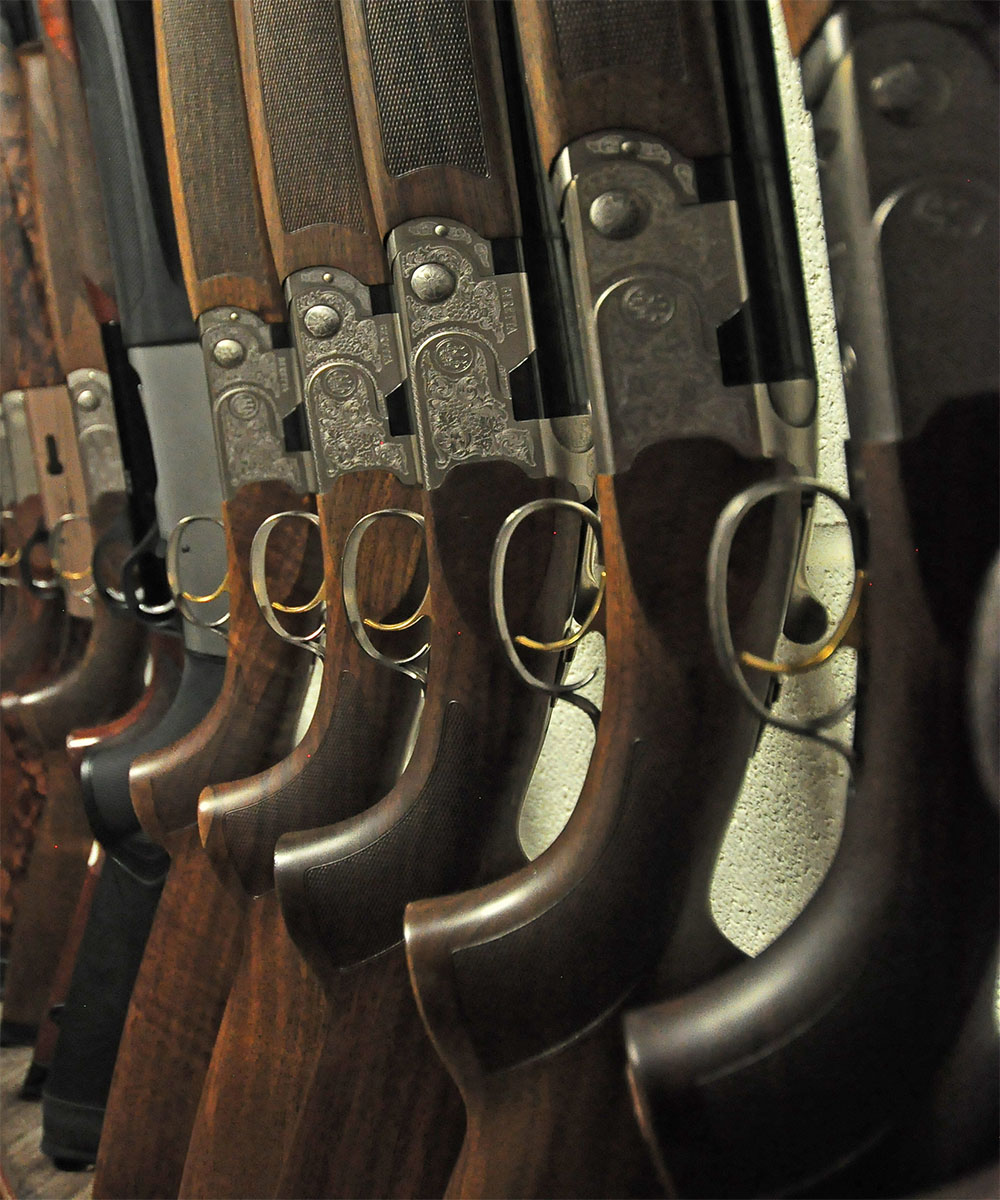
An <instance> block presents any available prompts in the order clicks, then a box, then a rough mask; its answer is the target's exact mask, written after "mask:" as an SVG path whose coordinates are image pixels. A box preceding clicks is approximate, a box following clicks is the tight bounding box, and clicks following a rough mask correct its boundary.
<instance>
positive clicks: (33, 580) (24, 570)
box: [18, 522, 62, 600]
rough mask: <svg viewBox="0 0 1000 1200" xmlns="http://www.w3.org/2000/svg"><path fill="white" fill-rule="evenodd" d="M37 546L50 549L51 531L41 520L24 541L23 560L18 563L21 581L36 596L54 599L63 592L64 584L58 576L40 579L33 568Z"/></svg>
mask: <svg viewBox="0 0 1000 1200" xmlns="http://www.w3.org/2000/svg"><path fill="white" fill-rule="evenodd" d="M37 546H44V547H45V548H46V550H48V546H49V531H48V530H47V529H46V528H45V526H44V525H43V524H42V523H41V522H39V524H38V526H37V528H36V529H35V532H34V533H33V534H32V535H31V536H30V537H29V538H28V540H27V541H26V542H25V543H24V546H23V548H22V550H21V561H20V562H19V563H18V569H19V570H20V572H21V583H22V584H23V585H24V586H25V587H26V588H27V589H28V591H29V592H34V593H35V595H36V596H42V597H43V598H45V599H49V600H54V599H55V597H56V595H57V594H59V593H61V592H62V585H61V584H60V582H59V580H58V578H52V579H38V578H37V577H36V576H35V574H34V572H33V571H32V569H31V555H32V554H33V553H34V551H35V548H36V547H37Z"/></svg>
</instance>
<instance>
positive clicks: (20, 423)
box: [0, 390, 38, 504]
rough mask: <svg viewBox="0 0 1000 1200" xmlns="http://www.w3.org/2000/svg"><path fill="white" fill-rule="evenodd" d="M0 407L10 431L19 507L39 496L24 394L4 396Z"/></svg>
mask: <svg viewBox="0 0 1000 1200" xmlns="http://www.w3.org/2000/svg"><path fill="white" fill-rule="evenodd" d="M0 407H2V410H3V423H4V428H5V429H6V431H7V446H8V449H9V451H10V465H11V470H12V471H13V493H14V497H13V498H14V501H15V502H16V503H18V504H20V502H21V501H22V500H27V498H28V497H29V496H35V495H37V494H38V474H37V472H36V471H35V459H34V455H33V454H32V451H31V437H30V435H29V433H28V418H27V416H26V415H25V411H24V392H23V391H20V390H14V391H10V392H5V393H4V395H3V397H2V399H0Z"/></svg>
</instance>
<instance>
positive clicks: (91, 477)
mask: <svg viewBox="0 0 1000 1200" xmlns="http://www.w3.org/2000/svg"><path fill="white" fill-rule="evenodd" d="M19 58H20V63H21V67H22V72H23V75H24V80H25V89H26V114H27V121H26V125H27V133H28V139H29V144H30V149H31V155H32V176H33V181H34V185H35V193H36V196H35V223H36V227H37V241H38V246H39V265H40V267H41V273H42V280H43V284H44V290H45V295H46V300H47V307H48V311H49V313H50V314H51V320H52V331H53V335H54V338H55V343H56V353H57V357H58V359H59V365H60V371H61V374H62V378H63V379H64V380H65V381H66V382H65V384H63V385H62V386H63V388H64V391H63V392H62V393H61V394H57V393H56V392H52V393H46V394H45V395H44V397H43V396H42V395H41V394H39V395H37V396H32V397H30V398H29V400H28V421H29V430H30V431H31V432H32V436H33V439H34V440H35V441H36V453H39V454H42V461H43V462H44V463H45V464H46V469H45V474H46V477H47V478H48V479H49V481H50V484H51V487H52V489H53V495H52V497H51V500H50V505H51V509H52V510H51V513H50V515H49V520H50V536H51V538H52V539H53V540H54V542H55V541H58V542H59V543H61V548H60V551H59V553H60V556H61V557H62V558H64V559H65V560H66V562H67V564H68V567H69V568H70V569H69V570H64V572H63V576H64V579H66V580H67V581H68V584H69V586H68V589H67V600H66V603H67V607H68V609H69V611H70V612H71V613H73V614H74V615H77V616H80V617H82V618H84V619H90V620H91V622H92V631H91V637H90V638H89V639H88V650H87V652H86V654H85V656H84V659H83V661H82V662H81V664H80V667H79V670H78V671H75V672H73V673H71V674H70V675H68V676H66V677H65V678H64V679H62V680H60V681H59V683H58V684H54V685H52V686H51V687H49V688H46V689H41V690H38V691H36V692H32V693H28V694H27V695H23V696H20V697H19V698H17V699H16V700H13V699H10V700H8V701H6V702H5V707H4V720H5V722H6V723H7V725H8V728H9V729H11V730H14V729H15V728H16V729H19V730H20V735H21V736H22V737H24V738H26V739H28V740H30V741H31V742H32V743H33V744H34V745H35V746H36V747H37V748H41V747H50V746H52V747H55V746H59V747H60V748H61V747H62V741H63V739H64V738H65V737H66V734H67V733H69V731H70V729H72V728H73V727H74V726H75V725H79V724H84V723H93V719H99V718H102V717H105V716H112V717H113V716H117V715H119V713H121V712H122V711H124V708H126V707H128V705H129V703H130V702H131V701H133V700H134V699H135V698H136V696H137V694H138V690H139V685H140V683H141V675H142V670H143V666H144V661H145V655H144V637H143V634H142V630H141V629H140V628H139V627H138V626H137V625H136V624H135V622H134V621H131V620H126V619H124V618H122V617H121V616H120V615H117V614H113V613H111V612H110V611H109V610H108V608H107V606H106V605H100V604H90V603H88V601H89V599H90V596H89V595H88V593H89V592H91V591H92V589H91V588H90V587H84V588H81V587H79V586H76V587H74V586H73V582H74V579H73V577H75V578H76V580H77V581H81V580H80V577H81V576H82V577H83V579H84V580H85V579H86V577H87V576H88V575H89V573H90V559H91V556H92V551H93V544H94V541H95V540H96V538H98V537H100V536H101V535H102V534H104V533H105V531H106V529H107V528H108V527H109V526H110V525H111V524H112V523H113V522H114V520H115V518H116V517H117V515H118V513H119V512H120V510H121V508H122V505H123V503H124V491H125V483H124V475H123V469H122V465H121V456H120V452H119V450H118V443H117V428H116V424H115V417H114V411H113V408H112V405H111V399H110V394H109V391H108V387H107V376H106V373H105V371H104V369H103V368H104V366H105V364H104V361H103V354H102V351H101V345H100V339H99V334H98V329H97V324H96V322H95V321H94V319H93V317H92V316H91V314H90V309H89V306H88V303H87V300H86V297H85V295H84V294H83V288H82V285H77V286H73V285H72V284H73V283H74V282H75V280H74V278H73V269H72V266H71V264H72V261H73V257H74V255H75V253H76V249H75V247H76V239H75V238H74V237H73V236H72V235H71V234H70V233H69V232H68V228H72V222H71V221H70V219H69V215H68V211H67V208H66V204H65V201H66V196H65V190H64V186H63V183H62V175H61V171H60V167H59V164H58V154H59V151H58V140H57V138H58V135H57V133H56V130H55V118H54V112H53V109H52V102H51V94H50V91H49V83H48V75H47V68H46V65H45V60H44V57H43V56H42V54H41V53H40V51H39V50H38V49H37V48H35V49H27V48H24V49H22V52H21V54H20V55H19ZM67 285H69V286H67ZM56 408H64V409H65V414H64V415H63V416H60V415H59V414H57V413H56V412H55V409H56ZM57 423H58V424H57ZM47 438H54V439H55V440H54V441H53V442H51V443H47V442H46V440H45V439H47ZM43 450H44V453H42V451H43ZM64 482H65V483H66V484H67V485H70V484H71V485H72V487H73V488H74V489H75V491H74V492H65V491H63V492H62V493H61V494H56V493H58V492H59V490H60V489H59V485H60V484H61V483H64ZM57 509H58V510H59V511H56V510H57ZM74 543H75V545H74ZM81 582H82V581H81Z"/></svg>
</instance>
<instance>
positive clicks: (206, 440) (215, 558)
mask: <svg viewBox="0 0 1000 1200" xmlns="http://www.w3.org/2000/svg"><path fill="white" fill-rule="evenodd" d="M129 361H130V362H131V364H132V366H133V367H134V368H135V371H136V373H137V374H138V376H139V390H140V395H141V398H142V407H143V411H144V412H145V414H146V424H147V426H148V428H149V437H150V441H151V442H152V445H153V456H154V458H155V459H156V476H157V482H156V518H157V523H158V525H159V527H160V534H161V536H162V537H164V538H169V537H170V536H171V533H172V532H173V530H174V529H175V528H176V527H177V525H178V523H179V522H180V521H182V520H183V519H184V518H185V517H189V516H200V517H208V518H212V519H214V520H215V521H219V520H221V517H222V485H221V483H220V480H219V466H218V459H217V456H216V451H215V436H214V433H213V431H212V410H211V402H210V399H209V395H208V385H207V383H206V380H205V364H204V359H203V357H202V350H201V346H200V345H199V344H198V343H197V342H179V343H178V344H177V345H174V346H144V347H137V348H134V349H132V350H130V351H129ZM185 544H186V545H187V546H188V550H187V553H186V554H185V556H184V565H183V568H182V569H180V576H181V578H182V579H183V581H184V586H185V588H186V589H187V590H188V591H190V592H194V593H198V594H205V593H208V592H211V591H212V590H214V588H215V587H216V586H217V585H218V583H219V580H221V579H223V578H224V577H225V574H226V551H225V545H224V544H223V542H222V539H221V538H219V537H208V536H204V534H203V533H202V534H200V535H199V536H198V537H197V538H196V537H195V534H194V531H191V532H190V534H189V538H188V541H187V542H186V543H185ZM220 610H221V611H224V609H222V606H220ZM219 615H221V612H220V611H213V619H215V618H216V617H218V616H219ZM184 644H185V645H186V646H187V647H188V649H189V650H193V651H197V652H198V653H201V654H214V655H219V654H224V653H225V648H224V647H223V646H222V645H221V643H220V642H219V639H218V638H217V637H216V636H214V635H212V634H208V633H206V632H205V631H204V630H203V629H199V628H197V627H195V626H193V625H191V624H190V623H187V622H186V623H185V625H184Z"/></svg>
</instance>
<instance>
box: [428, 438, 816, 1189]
mask: <svg viewBox="0 0 1000 1200" xmlns="http://www.w3.org/2000/svg"><path fill="white" fill-rule="evenodd" d="M772 469H773V468H772V467H771V466H770V465H769V464H766V463H764V462H762V461H750V460H746V459H742V458H741V457H740V456H739V455H737V454H736V452H735V451H733V450H731V449H730V448H729V447H727V446H725V445H723V444H722V443H720V442H715V441H709V440H689V441H676V442H670V443H665V444H661V445H660V446H657V447H653V448H650V449H649V450H647V451H645V452H644V453H643V454H641V455H640V456H639V457H638V458H637V459H636V461H635V463H634V464H633V466H632V467H631V468H630V470H629V471H628V472H626V473H625V474H624V475H622V476H618V477H613V478H611V477H606V476H599V477H598V499H599V502H600V507H601V513H602V522H603V528H604V545H605V557H606V568H607V593H606V604H607V628H608V635H607V663H608V670H607V680H606V684H605V696H606V697H607V699H606V702H605V706H604V711H603V713H602V716H601V720H600V724H599V727H598V733H597V742H596V745H595V749H594V754H593V757H592V759H591V764H590V769H589V771H588V774H587V778H586V781H585V783H584V786H583V790H582V792H581V795H580V799H579V800H578V802H577V806H576V809H575V810H574V813H573V815H572V816H571V818H570V821H569V823H568V824H567V826H566V828H565V829H564V830H563V832H562V833H561V834H560V836H559V837H558V838H557V839H556V841H555V842H554V843H553V845H552V846H551V847H550V848H549V849H548V850H547V851H545V852H544V853H543V854H542V855H541V856H539V858H537V859H535V860H534V862H532V863H531V864H530V865H529V866H528V867H525V868H524V869H522V870H520V871H518V872H517V873H515V874H514V875H511V876H509V877H508V878H506V879H502V880H500V881H498V882H497V883H494V884H490V885H487V886H486V887H484V888H480V889H478V890H477V891H475V892H469V893H465V894H464V895H459V896H453V897H446V898H443V899H438V900H425V901H421V902H419V903H413V904H411V905H410V906H409V907H408V909H407V913H406V923H405V924H406V943H407V955H408V958H409V963H410V973H411V979H412V981H413V984H414V988H415V990H416V993H417V996H418V1001H419V1003H420V1006H421V1011H422V1013H423V1016H424V1020H425V1023H426V1025H427V1027H428V1030H429V1031H430V1033H431V1036H432V1038H433V1039H434V1042H435V1044H436V1046H437V1047H438V1051H439V1053H440V1054H441V1056H442V1058H443V1059H444V1061H445V1063H446V1065H447V1066H448V1069H449V1070H450V1071H451V1073H452V1075H453V1077H454V1078H455V1080H456V1082H457V1083H458V1084H459V1087H460V1088H461V1089H462V1091H463V1095H464V1096H465V1098H466V1103H467V1107H468V1111H469V1116H470V1122H473V1123H474V1124H475V1125H476V1128H477V1130H478V1132H477V1133H476V1137H477V1139H478V1141H477V1144H478V1145H479V1147H480V1149H479V1150H478V1151H475V1154H478V1153H480V1151H481V1152H482V1153H484V1154H487V1155H488V1154H489V1153H490V1152H491V1151H490V1147H492V1148H493V1149H494V1150H495V1148H496V1146H497V1145H499V1140H498V1139H502V1138H503V1133H502V1119H501V1114H502V1113H503V1111H504V1102H502V1099H501V1098H499V1093H498V1092H497V1089H500V1091H501V1092H502V1090H503V1087H502V1084H501V1083H500V1082H498V1081H497V1080H498V1077H499V1076H500V1074H501V1073H504V1072H511V1071H514V1070H515V1069H516V1070H521V1066H522V1064H525V1063H528V1062H530V1061H531V1060H534V1059H536V1058H537V1056H539V1055H543V1054H545V1053H546V1052H549V1051H552V1050H553V1049H555V1048H556V1047H562V1048H561V1049H560V1050H559V1053H558V1054H556V1055H553V1056H552V1058H551V1059H550V1060H549V1062H550V1064H551V1071H550V1072H547V1071H543V1072H542V1075H541V1078H542V1079H544V1080H548V1081H549V1082H546V1083H545V1084H544V1086H545V1087H549V1086H550V1085H551V1086H558V1085H557V1084H555V1083H552V1081H553V1080H555V1079H560V1078H563V1077H564V1076H563V1074H562V1072H563V1067H562V1066H561V1065H560V1059H561V1056H562V1055H563V1054H564V1053H568V1054H571V1055H572V1056H574V1061H577V1062H580V1061H587V1062H591V1060H593V1062H592V1065H593V1067H594V1069H595V1070H596V1069H600V1070H604V1067H600V1066H599V1064H600V1063H601V1062H603V1061H604V1056H605V1055H606V1053H607V1047H605V1049H604V1050H603V1051H602V1050H600V1048H599V1047H597V1048H595V1049H593V1050H587V1049H578V1048H577V1045H576V1044H577V1043H578V1042H582V1041H586V1040H588V1038H590V1036H591V1035H592V1034H593V1036H594V1037H595V1038H597V1039H598V1041H599V1042H600V1041H601V1040H602V1039H605V1038H606V1037H607V1036H608V1035H606V1034H604V1033H600V1032H594V1030H595V1026H597V1025H599V1024H600V1023H601V1022H604V1021H606V1019H607V1018H608V1016H609V1015H610V1013H611V1012H612V1011H613V1010H614V1009H615V1008H616V1007H617V1006H618V1005H619V1004H620V1003H621V1001H622V1000H623V999H624V997H625V996H626V995H628V994H629V993H630V992H631V991H632V990H633V989H634V988H635V987H636V986H637V985H639V984H640V983H641V981H642V980H643V979H644V978H648V977H649V975H650V973H651V972H652V971H653V969H654V967H655V966H656V964H657V962H658V961H659V960H660V959H661V958H664V957H666V956H668V955H669V954H670V953H671V952H672V953H674V954H676V955H678V956H682V955H683V958H684V960H685V961H684V962H683V965H682V966H680V967H679V969H678V970H677V974H678V976H679V982H678V986H682V983H681V982H680V979H681V978H683V976H685V975H686V977H687V979H689V980H693V979H697V978H704V977H705V974H707V973H710V972H712V971H714V970H716V969H718V967H719V966H720V965H721V962H722V961H731V960H732V957H735V952H733V951H727V950H726V947H725V945H724V940H723V939H722V938H721V935H719V934H718V932H717V931H716V930H714V927H712V925H711V918H710V915H709V912H708V889H709V884H710V881H711V873H712V867H713V865H714V861H715V856H716V853H717V850H718V845H719V842H720V841H721V838H722V835H723V833H724V831H725V827H726V824H727V822H728V819H729V814H730V810H731V807H732V804H733V802H734V800H735V796H736V793H737V790H738V787H739V782H740V779H741V778H742V773H743V768H744V765H745V762H746V758H747V757H748V756H749V754H750V753H751V751H752V749H753V745H754V738H755V735H756V727H755V722H754V721H753V720H751V719H749V718H748V717H746V716H745V715H744V714H743V713H742V712H741V708H740V703H739V701H738V699H737V697H736V695H735V693H734V692H731V691H730V690H729V689H728V688H727V686H726V683H725V681H724V680H723V679H722V677H721V675H720V674H719V672H718V671H717V669H716V667H715V665H714V662H713V661H712V657H711V649H710V646H709V639H708V631H707V619H706V611H705V600H704V595H705V557H706V551H707V547H708V543H709V539H710V537H711V532H712V528H713V525H714V522H715V518H716V515H717V513H718V512H719V511H720V510H721V508H722V506H723V504H724V503H725V501H726V500H727V499H728V498H729V496H730V494H731V493H732V491H733V490H734V489H736V488H738V487H740V486H742V485H743V484H745V483H749V482H751V481H753V480H755V479H757V478H760V477H761V476H762V475H763V474H764V473H766V472H768V471H770V470H772ZM793 529H794V522H792V521H789V520H788V518H787V516H786V514H784V513H782V514H781V515H780V517H776V519H775V523H774V528H767V527H760V526H758V528H757V529H756V536H755V537H754V538H752V539H751V541H750V542H748V544H747V545H746V546H745V547H744V548H742V550H741V554H740V561H739V562H738V563H735V564H734V571H733V575H732V583H731V592H732V593H733V596H732V601H733V612H734V614H735V620H736V622H737V624H738V625H739V626H740V633H741V634H742V635H743V636H746V634H747V630H746V626H747V625H749V624H752V625H753V626H754V628H755V630H756V633H757V637H756V638H754V639H753V640H755V641H757V640H758V639H760V638H761V637H765V636H768V635H769V636H770V638H771V641H772V644H773V640H774V638H775V637H776V635H777V630H778V629H779V627H780V619H781V609H782V605H783V602H784V595H785V584H786V583H787V578H788V572H789V571H790V569H791V558H792V557H793V556H792V554H791V552H790V547H793V546H794V535H793ZM751 616H752V618H753V619H752V621H751ZM682 917H684V918H685V919H686V925H687V929H686V934H685V945H684V946H683V947H681V946H677V945H673V944H672V941H673V939H674V935H675V932H676V930H677V926H678V923H679V922H680V921H681V919H682ZM669 961H670V960H669V957H667V962H668V963H669ZM568 1046H572V1047H573V1048H572V1049H567V1047H568ZM524 1070H525V1071H527V1072H528V1074H529V1075H530V1074H531V1069H530V1068H528V1067H525V1068H524ZM538 1086H539V1087H542V1086H543V1084H542V1083H539V1085H538ZM622 1094H623V1093H621V1089H620V1085H619V1098H620V1097H621V1095H622ZM567 1102H569V1100H567ZM608 1103H611V1101H610V1100H609V1101H608ZM557 1107H559V1106H558V1105H557ZM487 1111H488V1112H490V1113H491V1114H492V1115H491V1116H490V1117H489V1118H488V1120H487V1127H483V1126H482V1121H481V1118H482V1119H486V1118H484V1116H483V1114H484V1113H485V1112H487ZM470 1129H472V1125H470ZM530 1133H531V1146H530V1147H528V1148H526V1151H525V1153H526V1155H527V1157H528V1159H530V1160H531V1161H534V1162H536V1163H537V1164H539V1165H540V1164H542V1163H543V1162H545V1163H546V1165H545V1174H544V1176H543V1177H539V1178H537V1179H535V1178H531V1179H529V1178H526V1177H521V1176H518V1178H517V1180H516V1182H515V1181H514V1180H512V1179H510V1178H504V1179H503V1180H501V1179H499V1178H497V1177H496V1176H494V1175H490V1181H489V1183H488V1184H486V1183H485V1182H484V1183H483V1186H485V1187H487V1189H489V1188H499V1189H501V1191H502V1190H504V1189H513V1191H514V1192H517V1193H518V1194H527V1195H541V1194H551V1193H548V1192H546V1191H545V1189H546V1188H552V1189H555V1194H559V1192H560V1190H561V1189H568V1191H566V1192H564V1193H563V1194H592V1193H589V1192H586V1191H580V1190H578V1189H581V1188H582V1189H586V1188H594V1187H597V1188H601V1187H612V1186H620V1185H615V1184H614V1182H613V1180H612V1179H611V1178H610V1177H607V1178H603V1179H597V1180H595V1179H592V1178H590V1179H588V1178H586V1177H585V1176H584V1175H581V1174H579V1172H585V1171H587V1170H589V1169H591V1168H593V1167H594V1165H595V1161H596V1160H592V1159H584V1158H581V1157H579V1156H575V1155H573V1154H570V1155H567V1154H565V1153H563V1154H560V1152H559V1148H558V1143H559V1135H558V1133H557V1131H556V1130H555V1128H554V1126H553V1125H552V1123H551V1121H549V1120H547V1119H542V1117H541V1116H540V1115H538V1116H536V1119H535V1121H534V1122H533V1125H532V1129H531V1131H530ZM592 1135H593V1137H594V1138H595V1139H596V1140H597V1141H598V1142H600V1143H601V1144H602V1145H604V1146H605V1147H606V1149H607V1151H608V1162H611V1161H614V1158H613V1152H612V1149H611V1147H610V1145H608V1143H607V1141H606V1138H608V1137H611V1136H612V1134H611V1132H610V1129H609V1130H604V1129H602V1128H599V1127H594V1128H593V1130H592ZM470 1136H471V1135H470ZM629 1136H631V1135H629ZM546 1139H548V1149H547V1151H546V1153H542V1152H541V1151H540V1150H538V1147H539V1146H541V1145H542V1144H543V1143H544V1142H545V1140H546ZM470 1146H471V1144H470V1143H469V1142H468V1141H467V1143H466V1150H467V1155H466V1163H465V1168H466V1169H468V1170H469V1171H471V1172H472V1174H471V1175H469V1176H468V1178H467V1179H466V1181H465V1183H462V1184H459V1183H458V1182H457V1180H453V1186H454V1187H459V1188H464V1187H466V1186H469V1187H473V1183H472V1180H473V1179H474V1178H479V1176H478V1175H477V1174H476V1172H477V1171H478V1169H479V1168H474V1167H473V1164H472V1161H471V1157H470V1156H472V1157H474V1156H475V1155H474V1152H473V1150H472V1149H471V1148H470ZM532 1147H533V1148H534V1150H538V1153H537V1154H534V1150H533V1149H532ZM598 1157H600V1156H598ZM539 1169H540V1168H539ZM560 1171H562V1174H560ZM483 1179H485V1176H484V1177H483ZM518 1189H527V1190H526V1191H523V1192H519V1191H518ZM537 1189H541V1190H537ZM461 1194H463V1195H465V1194H476V1195H478V1194H483V1195H485V1194H491V1193H490V1192H489V1190H487V1191H486V1192H482V1193H480V1192H477V1191H473V1192H471V1193H467V1192H465V1191H461ZM593 1194H600V1193H593Z"/></svg>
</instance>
